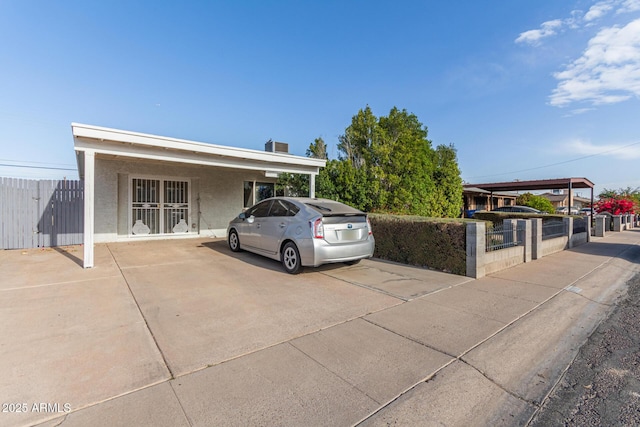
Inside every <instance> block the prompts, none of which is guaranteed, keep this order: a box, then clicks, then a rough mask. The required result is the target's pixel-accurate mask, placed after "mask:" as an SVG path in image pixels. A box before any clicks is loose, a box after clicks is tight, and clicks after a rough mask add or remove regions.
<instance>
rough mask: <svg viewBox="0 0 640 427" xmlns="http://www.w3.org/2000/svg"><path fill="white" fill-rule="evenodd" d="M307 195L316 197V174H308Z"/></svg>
mask: <svg viewBox="0 0 640 427" xmlns="http://www.w3.org/2000/svg"><path fill="white" fill-rule="evenodd" d="M309 197H311V198H312V199H313V198H314V197H316V174H315V173H311V174H309Z"/></svg>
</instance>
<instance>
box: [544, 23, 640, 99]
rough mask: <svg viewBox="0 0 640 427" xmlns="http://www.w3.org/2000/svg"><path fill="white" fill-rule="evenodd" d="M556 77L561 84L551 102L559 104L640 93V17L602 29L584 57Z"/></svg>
mask: <svg viewBox="0 0 640 427" xmlns="http://www.w3.org/2000/svg"><path fill="white" fill-rule="evenodd" d="M554 77H555V78H556V79H557V80H559V83H558V86H557V87H556V89H554V90H553V92H552V94H551V97H550V104H551V105H553V106H557V107H562V106H565V105H568V104H570V103H572V102H578V101H585V102H589V103H591V104H592V105H600V104H613V103H617V102H621V101H625V100H627V99H629V98H631V97H632V96H634V95H635V96H640V19H636V20H634V21H631V22H630V23H628V24H627V25H625V26H624V27H618V26H614V27H609V28H604V29H602V30H600V31H599V32H598V33H597V34H596V35H595V37H593V38H592V39H591V40H590V41H589V44H588V47H587V49H586V50H585V51H584V52H583V54H582V56H581V57H580V58H578V59H576V60H575V61H573V62H572V63H571V64H569V65H568V66H567V67H566V69H565V70H564V71H560V72H558V73H556V74H555V75H554Z"/></svg>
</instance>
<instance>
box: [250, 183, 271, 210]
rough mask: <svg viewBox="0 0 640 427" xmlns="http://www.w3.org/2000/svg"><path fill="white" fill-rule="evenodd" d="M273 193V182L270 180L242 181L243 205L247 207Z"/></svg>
mask: <svg viewBox="0 0 640 427" xmlns="http://www.w3.org/2000/svg"><path fill="white" fill-rule="evenodd" d="M274 195H275V184H274V183H272V182H256V181H245V182H244V207H245V208H248V207H251V206H253V205H255V204H256V203H258V202H259V201H261V200H264V199H268V198H269V197H273V196H274Z"/></svg>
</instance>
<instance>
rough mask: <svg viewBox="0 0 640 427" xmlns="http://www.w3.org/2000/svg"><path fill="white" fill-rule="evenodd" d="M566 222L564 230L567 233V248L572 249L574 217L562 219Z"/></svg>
mask: <svg viewBox="0 0 640 427" xmlns="http://www.w3.org/2000/svg"><path fill="white" fill-rule="evenodd" d="M562 221H563V222H564V229H565V230H566V233H567V248H568V249H571V248H572V247H573V217H571V216H566V217H564V218H562Z"/></svg>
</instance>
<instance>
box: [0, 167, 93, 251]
mask: <svg viewBox="0 0 640 427" xmlns="http://www.w3.org/2000/svg"><path fill="white" fill-rule="evenodd" d="M0 180H1V181H0V248H1V249H22V248H38V247H45V246H63V245H76V244H80V243H82V242H83V226H84V183H83V182H82V181H67V180H64V181H45V180H32V179H17V178H0Z"/></svg>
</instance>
